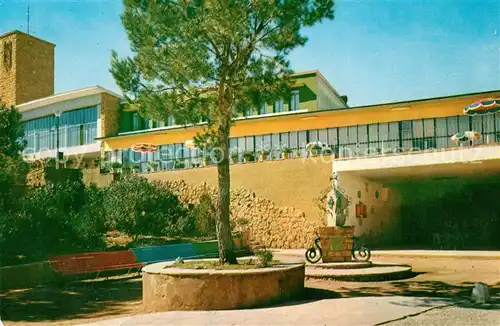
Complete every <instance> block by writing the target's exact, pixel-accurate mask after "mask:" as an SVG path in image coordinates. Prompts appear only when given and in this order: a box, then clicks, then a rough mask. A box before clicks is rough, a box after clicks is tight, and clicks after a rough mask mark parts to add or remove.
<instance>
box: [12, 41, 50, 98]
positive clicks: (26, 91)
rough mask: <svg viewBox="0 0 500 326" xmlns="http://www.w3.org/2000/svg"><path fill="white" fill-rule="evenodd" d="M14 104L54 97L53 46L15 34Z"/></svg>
mask: <svg viewBox="0 0 500 326" xmlns="http://www.w3.org/2000/svg"><path fill="white" fill-rule="evenodd" d="M17 48H18V51H17V52H16V61H17V64H16V104H21V103H26V102H29V101H32V100H36V99H39V98H42V97H46V96H51V95H54V52H55V45H54V44H52V43H49V42H46V41H43V40H40V39H38V38H36V37H33V36H31V35H28V34H25V33H18V34H17Z"/></svg>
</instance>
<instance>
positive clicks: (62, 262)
mask: <svg viewBox="0 0 500 326" xmlns="http://www.w3.org/2000/svg"><path fill="white" fill-rule="evenodd" d="M50 264H51V265H52V266H53V268H54V269H55V270H57V271H59V272H61V273H62V274H78V273H91V272H99V271H104V270H114V269H125V268H139V267H142V266H144V264H142V263H141V262H138V261H137V259H136V257H135V254H134V252H133V251H130V250H122V251H110V252H92V253H82V254H74V255H71V254H70V255H59V256H55V257H52V259H50Z"/></svg>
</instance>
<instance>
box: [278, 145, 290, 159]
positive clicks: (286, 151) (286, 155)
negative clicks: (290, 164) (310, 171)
mask: <svg viewBox="0 0 500 326" xmlns="http://www.w3.org/2000/svg"><path fill="white" fill-rule="evenodd" d="M291 153H292V149H291V148H290V147H287V146H285V147H283V148H282V149H281V158H282V159H288V158H290V154H291Z"/></svg>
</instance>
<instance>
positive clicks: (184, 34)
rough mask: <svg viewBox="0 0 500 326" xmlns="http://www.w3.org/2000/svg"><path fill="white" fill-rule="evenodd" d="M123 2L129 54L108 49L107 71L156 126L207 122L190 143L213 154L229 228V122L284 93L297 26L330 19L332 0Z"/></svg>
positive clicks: (226, 240)
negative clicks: (170, 122)
mask: <svg viewBox="0 0 500 326" xmlns="http://www.w3.org/2000/svg"><path fill="white" fill-rule="evenodd" d="M123 3H124V7H125V8H124V13H123V15H122V22H123V25H124V27H125V30H126V32H127V35H128V38H129V40H130V43H131V49H132V52H133V56H132V57H127V58H123V59H121V58H119V56H118V53H116V52H115V51H113V53H112V58H111V73H112V75H113V77H114V79H115V81H116V83H117V84H118V86H119V87H120V88H121V90H122V91H123V93H124V95H125V100H126V101H127V104H126V106H128V107H131V108H133V109H136V110H138V111H139V112H140V113H141V114H143V115H146V116H147V117H148V118H152V119H155V120H160V121H166V120H167V119H168V117H169V116H173V117H174V119H175V121H176V122H177V123H179V124H190V123H199V122H200V121H202V120H203V121H206V122H207V128H206V130H204V132H203V134H205V135H206V137H205V138H207V139H201V141H195V143H201V144H204V147H202V148H203V149H204V150H205V149H209V148H214V147H219V149H220V151H218V153H219V154H218V155H220V157H217V160H216V161H217V165H218V175H219V196H220V197H221V200H220V202H221V203H224V205H223V206H221V207H219V210H220V211H219V212H218V214H217V215H216V217H217V219H219V222H220V223H223V224H228V221H229V216H228V214H229V197H230V184H229V134H230V129H231V123H232V121H233V118H234V117H235V116H236V115H237V114H238V113H242V112H245V111H246V110H247V109H248V108H250V107H260V105H261V104H262V103H270V102H272V101H274V100H275V99H277V98H279V97H282V96H283V95H285V94H287V93H289V91H290V89H289V85H290V81H291V78H290V75H291V72H292V71H291V69H290V68H289V62H288V60H287V59H286V57H287V55H289V53H290V52H291V51H292V50H293V49H295V48H297V47H299V46H302V45H304V44H305V43H306V41H307V38H306V37H305V36H304V35H303V34H302V33H301V30H302V29H303V27H309V26H313V25H314V24H316V23H318V22H320V21H321V20H323V19H332V18H333V0H284V1H268V0H252V1H249V0H232V1H219V0H206V1H191V0H187V1H186V0H172V1H138V0H124V1H123ZM226 226H227V227H225V228H223V229H224V230H227V231H226V232H223V233H219V234H218V236H219V239H218V240H219V243H220V246H219V247H220V253H221V258H220V259H221V261H224V260H228V261H229V260H230V262H231V263H236V256H235V255H234V253H233V252H232V251H231V249H230V248H229V247H228V246H230V243H231V241H230V238H231V234H230V233H229V225H226ZM226 247H228V248H226ZM223 255H225V256H227V257H223ZM228 257H229V258H228Z"/></svg>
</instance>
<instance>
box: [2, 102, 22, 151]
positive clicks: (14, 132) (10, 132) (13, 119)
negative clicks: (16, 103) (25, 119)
mask: <svg viewBox="0 0 500 326" xmlns="http://www.w3.org/2000/svg"><path fill="white" fill-rule="evenodd" d="M21 118H22V115H21V113H19V112H18V111H17V110H16V109H15V108H14V107H10V108H9V107H7V106H6V105H5V104H4V103H3V102H2V101H1V100H0V153H1V154H4V155H7V156H10V157H18V156H19V155H21V151H22V150H23V149H24V147H25V146H26V143H25V141H24V139H23V137H24V128H23V125H22V123H21Z"/></svg>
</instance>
